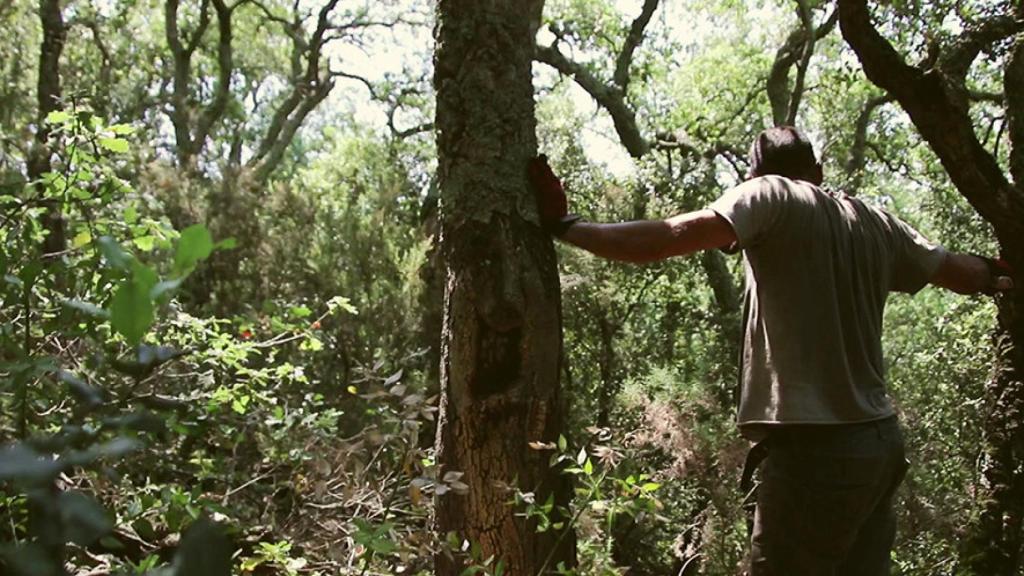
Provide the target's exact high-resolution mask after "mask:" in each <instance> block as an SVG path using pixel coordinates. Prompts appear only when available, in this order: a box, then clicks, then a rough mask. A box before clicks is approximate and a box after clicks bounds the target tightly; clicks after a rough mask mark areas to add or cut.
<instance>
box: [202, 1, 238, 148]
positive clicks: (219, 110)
mask: <svg viewBox="0 0 1024 576" xmlns="http://www.w3.org/2000/svg"><path fill="white" fill-rule="evenodd" d="M213 9H214V10H215V11H216V12H217V31H218V39H217V85H216V87H215V88H214V92H213V98H212V99H211V100H210V103H209V104H208V105H207V106H206V108H205V109H204V110H203V113H202V115H201V116H200V117H199V123H198V124H197V126H196V132H195V136H194V137H193V139H192V154H195V155H198V154H199V153H200V152H201V151H202V149H203V147H204V146H205V145H206V139H207V137H209V135H210V131H211V130H212V129H213V126H214V124H216V123H217V122H218V121H220V119H221V117H222V116H223V115H224V110H226V109H227V104H228V100H229V99H230V97H231V75H232V74H233V72H234V69H235V66H234V60H233V55H232V49H231V42H232V29H231V15H232V8H229V7H228V6H227V4H225V3H224V0H213Z"/></svg>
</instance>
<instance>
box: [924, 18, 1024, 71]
mask: <svg viewBox="0 0 1024 576" xmlns="http://www.w3.org/2000/svg"><path fill="white" fill-rule="evenodd" d="M1021 30H1024V22H1021V21H1019V20H1017V19H1016V18H1014V17H1013V16H1011V15H1002V16H995V17H992V18H986V19H984V20H982V21H981V22H980V23H978V24H975V25H974V26H972V27H970V28H968V29H967V30H966V31H965V32H964V33H962V34H961V35H960V36H959V37H957V39H956V40H955V41H954V42H953V43H952V45H950V46H946V47H944V48H943V50H942V51H941V53H940V56H939V59H938V65H939V67H940V68H942V70H943V71H945V72H946V74H948V75H950V76H951V77H952V79H953V80H955V81H958V82H963V80H964V78H966V77H967V72H968V71H970V69H971V65H972V64H973V63H974V60H975V58H977V57H978V54H980V53H981V52H982V51H984V50H985V49H987V48H990V47H991V46H992V45H993V44H995V43H996V42H998V41H1000V40H1003V39H1005V38H1009V37H1010V36H1013V35H1014V34H1016V33H1018V32H1020V31H1021Z"/></svg>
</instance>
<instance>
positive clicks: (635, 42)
mask: <svg viewBox="0 0 1024 576" xmlns="http://www.w3.org/2000/svg"><path fill="white" fill-rule="evenodd" d="M657 9H658V0H644V6H643V8H642V9H641V10H640V15H639V16H637V17H636V19H634V20H633V24H632V25H631V26H630V27H629V34H627V35H626V41H625V42H624V43H623V45H622V51H621V52H619V57H618V58H617V59H616V60H615V73H614V74H613V75H612V81H613V82H615V85H616V86H618V87H619V88H620V89H621V90H622V93H623V94H627V93H628V90H627V89H628V87H629V67H630V66H631V65H632V64H633V54H634V52H636V49H637V47H638V46H639V45H640V43H641V42H643V39H644V31H645V30H646V28H647V24H648V23H650V21H651V16H653V15H654V11H655V10H657Z"/></svg>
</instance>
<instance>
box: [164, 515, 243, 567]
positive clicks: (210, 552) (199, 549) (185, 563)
mask: <svg viewBox="0 0 1024 576" xmlns="http://www.w3.org/2000/svg"><path fill="white" fill-rule="evenodd" d="M233 553H234V547H233V546H232V545H231V540H229V539H228V537H227V533H226V531H225V530H224V528H223V527H222V526H220V525H219V524H217V523H215V522H213V521H211V520H208V519H207V518H200V519H199V520H196V521H195V522H193V523H192V525H191V526H189V527H188V529H187V530H186V531H185V535H184V536H182V538H181V544H180V545H179V546H178V551H177V553H175V555H174V564H173V566H174V572H173V573H174V575H175V576H230V575H231V555H232V554H233Z"/></svg>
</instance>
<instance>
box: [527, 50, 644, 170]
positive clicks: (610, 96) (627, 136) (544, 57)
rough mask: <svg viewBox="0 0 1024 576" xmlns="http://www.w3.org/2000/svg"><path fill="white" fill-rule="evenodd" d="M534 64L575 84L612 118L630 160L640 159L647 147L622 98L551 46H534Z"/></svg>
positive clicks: (623, 96)
mask: <svg viewBox="0 0 1024 576" xmlns="http://www.w3.org/2000/svg"><path fill="white" fill-rule="evenodd" d="M534 60H537V61H538V62H543V63H545V64H547V65H548V66H551V67H552V68H554V69H555V70H557V71H558V72H560V73H561V74H562V75H563V76H567V77H570V78H572V79H573V80H575V81H576V83H577V84H578V85H579V86H580V88H583V90H584V91H586V92H587V94H590V97H591V98H593V99H594V100H596V101H597V103H598V105H600V106H601V107H602V108H604V109H605V110H606V111H607V112H608V114H609V115H611V117H612V123H613V124H614V125H615V132H616V133H617V134H618V135H619V140H620V141H621V142H622V145H623V146H625V148H626V151H627V152H629V155H630V156H632V157H633V158H640V157H642V156H643V155H644V154H646V153H647V152H648V151H649V150H650V149H651V145H650V143H649V142H648V141H647V140H646V139H645V138H644V137H643V135H642V134H641V133H640V128H639V127H638V126H637V122H636V114H635V113H634V112H633V110H632V109H631V108H630V107H629V105H628V104H626V99H625V95H624V94H623V92H622V91H621V90H619V89H618V88H616V87H615V86H608V85H606V84H604V83H603V82H601V81H600V80H598V79H597V77H596V76H594V74H593V73H591V72H590V71H589V70H587V69H586V68H585V67H583V66H582V65H580V64H579V63H577V62H574V61H572V60H570V59H569V58H568V57H566V56H565V55H564V54H562V53H561V52H560V51H559V50H558V48H556V47H555V46H539V45H538V46H537V49H536V51H535V52H534Z"/></svg>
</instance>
